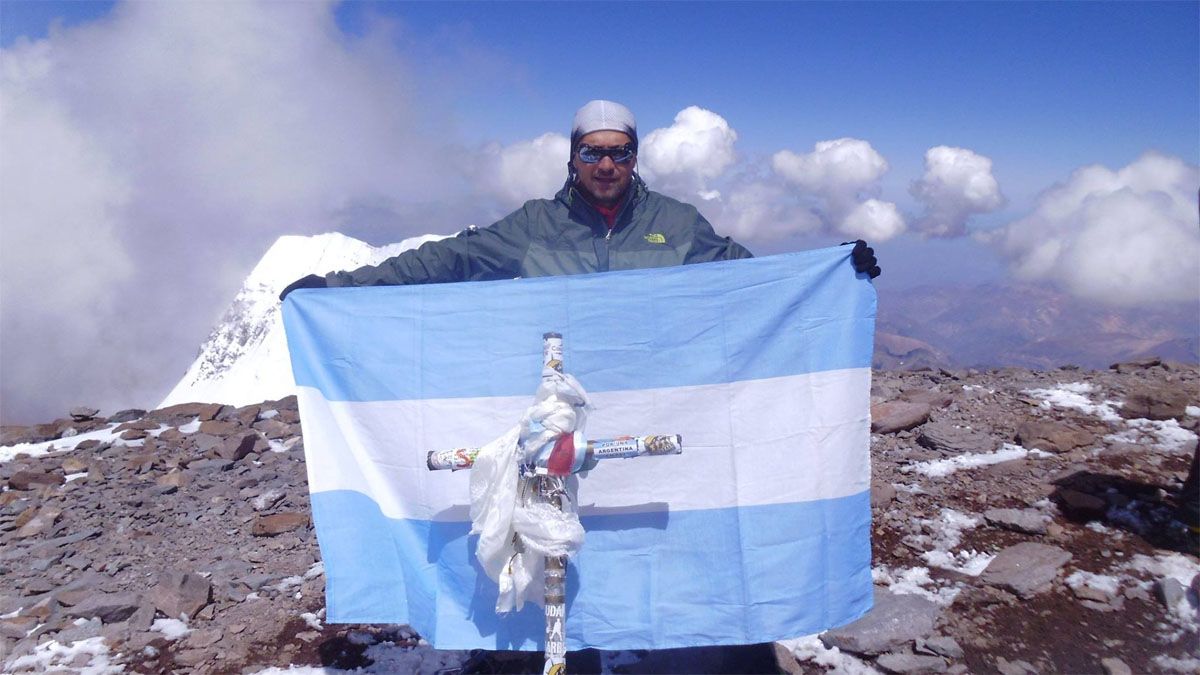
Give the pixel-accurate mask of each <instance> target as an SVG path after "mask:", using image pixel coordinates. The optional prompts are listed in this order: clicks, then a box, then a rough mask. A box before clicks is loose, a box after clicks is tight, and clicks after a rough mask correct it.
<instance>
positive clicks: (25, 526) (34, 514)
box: [13, 506, 62, 539]
mask: <svg viewBox="0 0 1200 675" xmlns="http://www.w3.org/2000/svg"><path fill="white" fill-rule="evenodd" d="M27 514H28V516H27ZM61 515H62V509H56V508H54V507H51V506H45V507H42V508H40V509H39V508H37V507H35V506H31V507H29V509H27V510H26V511H25V512H24V513H22V514H21V515H20V516H18V517H17V520H16V523H15V524H16V525H17V528H18V529H17V532H16V534H14V535H13V537H14V538H16V539H24V538H26V537H35V536H37V535H39V534H42V533H43V532H45V531H47V530H49V529H50V528H51V527H53V526H54V523H56V522H58V517H59V516H61ZM22 521H24V522H22Z"/></svg>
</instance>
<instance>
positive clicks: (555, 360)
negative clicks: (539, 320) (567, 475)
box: [534, 333, 567, 675]
mask: <svg viewBox="0 0 1200 675" xmlns="http://www.w3.org/2000/svg"><path fill="white" fill-rule="evenodd" d="M542 365H543V367H545V368H553V369H554V370H556V371H558V372H560V373H561V372H562V370H563V340H562V335H560V334H559V333H545V334H544V335H542ZM534 480H536V481H537V490H536V492H537V494H538V495H539V496H540V497H541V498H543V499H546V500H547V501H549V502H550V503H551V504H553V505H554V507H555V508H558V509H562V494H563V492H564V489H565V482H564V480H563V478H562V477H559V476H537V477H535V478H534ZM545 562H546V577H545V582H546V597H545V608H546V660H545V663H544V665H543V667H542V674H543V675H565V674H566V672H567V606H566V587H567V579H566V576H567V564H566V563H567V561H566V558H565V557H563V556H546V561H545Z"/></svg>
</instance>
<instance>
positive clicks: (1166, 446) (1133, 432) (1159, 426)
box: [1104, 419, 1197, 454]
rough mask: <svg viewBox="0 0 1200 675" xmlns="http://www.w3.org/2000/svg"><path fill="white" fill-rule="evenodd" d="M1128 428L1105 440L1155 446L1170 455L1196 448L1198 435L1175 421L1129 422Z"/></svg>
mask: <svg viewBox="0 0 1200 675" xmlns="http://www.w3.org/2000/svg"><path fill="white" fill-rule="evenodd" d="M1126 424H1127V425H1128V428H1127V429H1125V430H1123V431H1119V432H1117V433H1113V434H1109V435H1107V436H1105V437H1104V440H1106V441H1109V442H1116V443H1132V444H1137V445H1149V446H1153V447H1155V448H1157V449H1159V450H1162V451H1163V452H1166V453H1170V454H1181V453H1190V452H1192V450H1193V449H1194V448H1195V443H1196V440H1197V439H1196V434H1194V433H1192V432H1191V431H1189V430H1187V429H1184V428H1183V427H1181V426H1179V422H1177V421H1175V420H1147V419H1133V420H1127V421H1126Z"/></svg>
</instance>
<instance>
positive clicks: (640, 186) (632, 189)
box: [554, 173, 649, 230]
mask: <svg viewBox="0 0 1200 675" xmlns="http://www.w3.org/2000/svg"><path fill="white" fill-rule="evenodd" d="M648 192H649V188H647V187H646V183H645V181H643V180H642V177H641V176H639V175H637V174H636V173H635V174H633V180H631V181H630V183H629V188H628V189H627V190H625V198H624V200H623V201H622V202H621V208H620V209H618V210H617V219H616V224H615V225H614V226H613V229H614V230H619V229H621V218H622V216H624V215H625V212H626V211H629V209H631V208H633V206H634V204H636V203H637V202H639V201H641V200H642V199H644V198H645V197H646V193H648ZM554 198H555V199H556V200H558V201H560V202H562V203H563V204H564V205H566V207H567V208H568V209H569V210H571V211H576V212H581V213H586V214H588V215H589V216H590V217H591V221H592V222H593V223H599V224H600V226H602V227H603V228H604V229H605V230H607V229H608V225H607V224H606V223H605V222H604V216H602V215H600V212H599V211H597V210H596V208H595V207H594V206H592V205H591V204H590V203H589V202H588V200H587V199H586V198H585V197H584V196H583V194H582V193H580V192H579V190H578V189H577V188H576V187H575V185H574V184H573V182H572V181H571V179H570V177H568V178H567V182H566V183H564V184H563V186H562V189H561V190H559V191H558V194H556V195H554Z"/></svg>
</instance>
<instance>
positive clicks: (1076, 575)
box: [1066, 570, 1121, 595]
mask: <svg viewBox="0 0 1200 675" xmlns="http://www.w3.org/2000/svg"><path fill="white" fill-rule="evenodd" d="M1066 581H1067V585H1068V586H1070V587H1071V588H1073V589H1076V590H1078V589H1080V588H1083V587H1085V586H1086V587H1088V588H1093V589H1095V590H1097V591H1100V592H1102V593H1108V594H1110V595H1116V594H1117V591H1119V590H1120V589H1121V580H1120V579H1118V578H1117V577H1113V576H1108V575H1106V574H1093V573H1091V572H1085V571H1083V570H1075V572H1073V573H1072V574H1071V576H1069V577H1067V579H1066Z"/></svg>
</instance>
